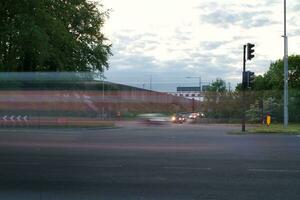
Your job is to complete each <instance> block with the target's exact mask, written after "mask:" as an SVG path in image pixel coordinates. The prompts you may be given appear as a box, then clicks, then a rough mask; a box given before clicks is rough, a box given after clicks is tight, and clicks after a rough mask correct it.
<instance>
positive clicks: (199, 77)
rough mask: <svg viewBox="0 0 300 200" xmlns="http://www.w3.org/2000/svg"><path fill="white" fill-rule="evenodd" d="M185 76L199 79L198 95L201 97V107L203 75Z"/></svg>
mask: <svg viewBox="0 0 300 200" xmlns="http://www.w3.org/2000/svg"><path fill="white" fill-rule="evenodd" d="M185 78H189V79H192V78H197V79H199V95H198V98H199V108H200V100H201V97H200V96H201V92H202V85H201V82H202V81H201V76H187V77H185Z"/></svg>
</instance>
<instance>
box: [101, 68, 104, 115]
mask: <svg viewBox="0 0 300 200" xmlns="http://www.w3.org/2000/svg"><path fill="white" fill-rule="evenodd" d="M101 118H102V119H104V72H103V77H102V113H101Z"/></svg>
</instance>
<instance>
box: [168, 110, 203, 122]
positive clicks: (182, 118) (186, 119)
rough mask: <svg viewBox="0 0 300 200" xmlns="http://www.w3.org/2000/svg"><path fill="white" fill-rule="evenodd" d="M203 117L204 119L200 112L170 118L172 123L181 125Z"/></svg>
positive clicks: (183, 113)
mask: <svg viewBox="0 0 300 200" xmlns="http://www.w3.org/2000/svg"><path fill="white" fill-rule="evenodd" d="M203 117H205V115H204V113H201V112H181V113H177V114H176V115H174V116H173V117H172V122H173V123H180V124H182V123H184V122H191V121H194V120H196V119H199V118H203Z"/></svg>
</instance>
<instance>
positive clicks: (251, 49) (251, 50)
mask: <svg viewBox="0 0 300 200" xmlns="http://www.w3.org/2000/svg"><path fill="white" fill-rule="evenodd" d="M254 47H255V45H254V44H251V43H248V44H247V52H248V54H247V59H248V60H251V59H252V58H254V57H255V55H254V52H255V50H254Z"/></svg>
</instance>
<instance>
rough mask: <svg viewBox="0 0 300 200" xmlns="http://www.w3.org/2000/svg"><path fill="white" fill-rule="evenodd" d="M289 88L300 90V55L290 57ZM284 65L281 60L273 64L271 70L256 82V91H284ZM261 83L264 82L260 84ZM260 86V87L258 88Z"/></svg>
mask: <svg viewBox="0 0 300 200" xmlns="http://www.w3.org/2000/svg"><path fill="white" fill-rule="evenodd" d="M288 60H289V88H295V89H297V88H298V89H299V88H300V55H291V56H289V59H288ZM283 68H284V63H283V60H282V59H279V60H277V61H275V62H273V63H271V65H270V68H269V70H268V71H267V73H266V74H264V76H263V77H262V79H263V80H260V79H257V80H255V85H256V86H257V88H255V89H256V90H282V89H283V79H284V76H283V71H284V70H283ZM259 82H262V84H260V83H259ZM258 85H259V87H258Z"/></svg>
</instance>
